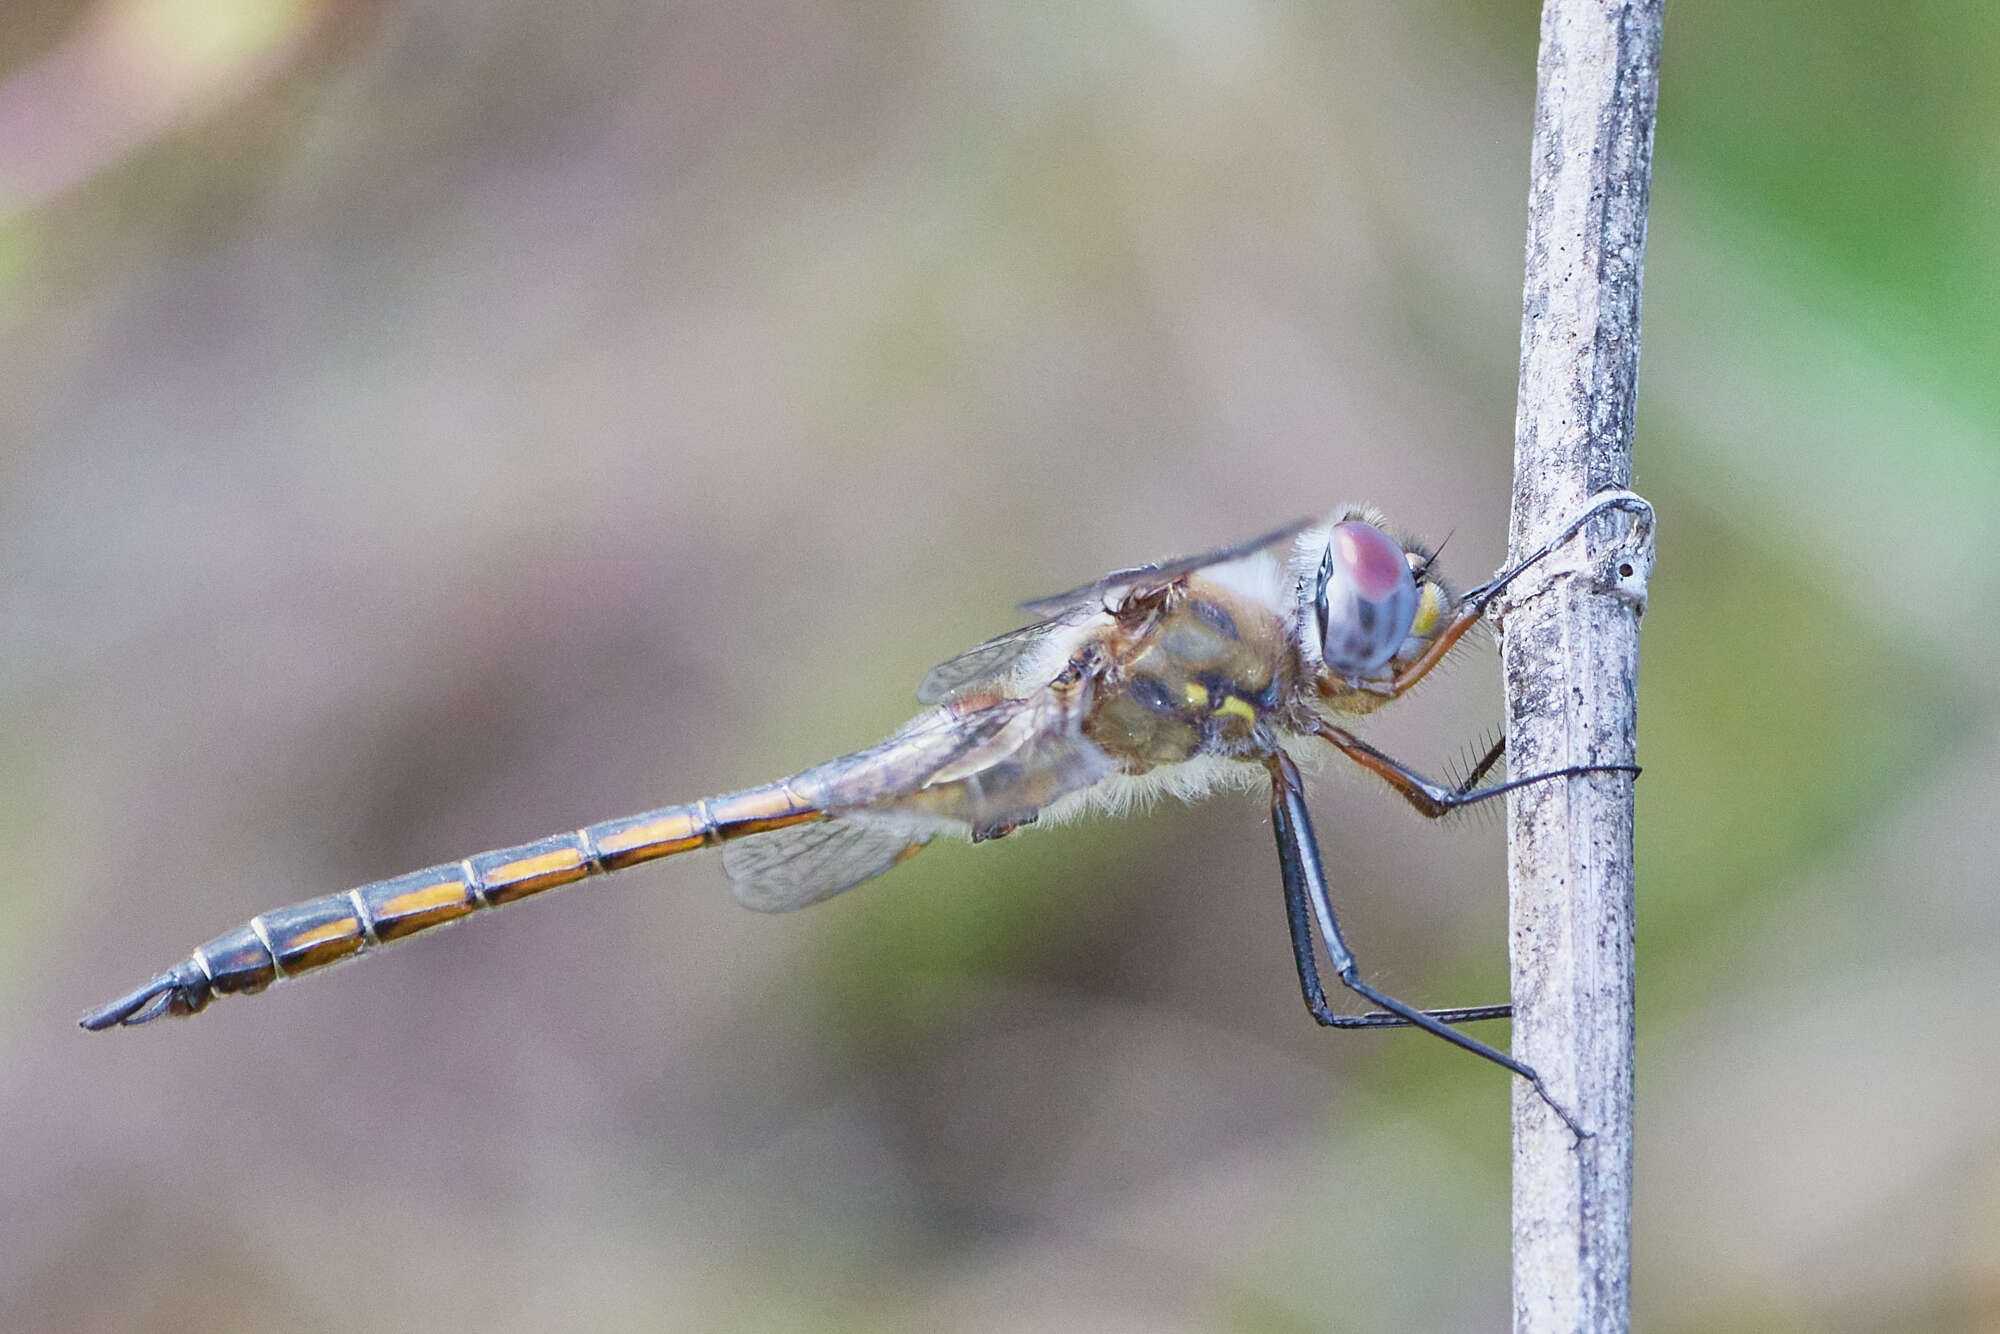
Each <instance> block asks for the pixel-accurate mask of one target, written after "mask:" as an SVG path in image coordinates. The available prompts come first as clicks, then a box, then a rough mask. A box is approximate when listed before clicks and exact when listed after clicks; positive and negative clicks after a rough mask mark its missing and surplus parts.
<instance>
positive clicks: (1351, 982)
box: [1265, 751, 1588, 1140]
mask: <svg viewBox="0 0 2000 1334" xmlns="http://www.w3.org/2000/svg"><path fill="white" fill-rule="evenodd" d="M1265 763H1266V765H1267V766H1268V767H1269V769H1270V770H1271V824H1272V828H1273V831H1274V832H1275V834H1276V837H1277V841H1278V861H1279V865H1280V867H1281V868H1282V869H1283V872H1284V880H1285V909H1286V916H1287V918H1288V920H1289V921H1290V924H1291V934H1292V952H1293V958H1294V960H1295V961H1296V962H1297V964H1298V969H1299V987H1300V990H1301V991H1302V992H1303V993H1304V994H1305V1001H1306V1008H1307V1009H1308V1010H1310V1011H1311V1012H1312V1016H1313V1018H1314V1019H1316V1020H1318V1021H1319V1022H1320V1023H1321V1024H1323V1025H1325V1026H1327V1027H1329V1028H1389V1027H1396V1026H1405V1025H1407V1026H1413V1027H1416V1028H1421V1029H1423V1030H1424V1031H1425V1032H1427V1033H1432V1034H1434V1035H1436V1036H1438V1037H1441V1038H1443V1039H1444V1040H1445V1041H1446V1042H1449V1043H1451V1044H1453V1045H1454V1046H1458V1047H1462V1048H1464V1049H1465V1050H1466V1051H1469V1052H1471V1053H1472V1054H1473V1055H1475V1056H1479V1057H1483V1058H1485V1059H1486V1060H1489V1061H1491V1062H1493V1063H1494V1064H1495V1065H1498V1066H1500V1067H1502V1068H1504V1069H1506V1070H1510V1071H1512V1072H1513V1073H1515V1074H1517V1075H1519V1076H1520V1077H1521V1078H1523V1079H1525V1080H1527V1081H1528V1082H1529V1083H1530V1084H1531V1085H1533V1086H1534V1089H1535V1092H1536V1093H1538V1094H1540V1095H1541V1098H1542V1101H1544V1102H1546V1103H1547V1104H1548V1105H1549V1107H1550V1108H1551V1110H1553V1111H1554V1112H1555V1114H1556V1115H1557V1116H1559V1117H1561V1118H1562V1120H1563V1124H1565V1125H1567V1126H1568V1127H1569V1128H1570V1131H1571V1132H1572V1133H1573V1134H1574V1135H1575V1136H1576V1137H1577V1138H1578V1139H1579V1140H1581V1139H1583V1138H1584V1137H1585V1136H1586V1135H1587V1134H1588V1132H1587V1131H1585V1130H1584V1129H1583V1127H1582V1126H1580V1125H1578V1124H1577V1123H1576V1121H1575V1119H1574V1118H1572V1117H1571V1116H1570V1114H1569V1113H1568V1112H1567V1111H1566V1110H1564V1108H1563V1106H1562V1104H1561V1103H1558V1102H1557V1101H1556V1100H1555V1098H1554V1096H1553V1095H1552V1094H1550V1092H1549V1090H1548V1087H1547V1086H1546V1085H1545V1084H1543V1083H1542V1077H1541V1076H1540V1075H1539V1074H1537V1073H1536V1072H1535V1070H1534V1068H1533V1067H1531V1066H1527V1065H1523V1064H1522V1063H1521V1062H1519V1061H1517V1060H1515V1059H1514V1058H1513V1057H1511V1056H1509V1055H1507V1054H1506V1053H1505V1052H1502V1051H1500V1050H1498V1049H1497V1048H1494V1047H1489V1046H1487V1045H1486V1044H1485V1043H1483V1042H1480V1041H1478V1040H1477V1039H1475V1038H1471V1037H1467V1036H1466V1035H1465V1034H1463V1033H1460V1032H1459V1031H1457V1030H1456V1029H1454V1028H1452V1027H1450V1025H1452V1024H1459V1023H1469V1022H1472V1021H1474V1020H1478V1019H1501V1018H1505V1017H1507V1016H1509V1015H1511V1014H1512V1013H1513V1007H1511V1006H1508V1005H1483V1006H1473V1007H1470V1008H1467V1009H1461V1010H1419V1009H1417V1008H1415V1007H1414V1006H1410V1005H1406V1004H1405V1003H1403V1002H1402V1001H1399V1000H1397V999H1396V998H1395V997H1393V996H1390V995H1388V994H1387V993H1385V992H1382V991H1378V990H1377V989H1376V988H1374V987H1373V986H1370V985H1369V984H1368V983H1366V982H1364V981H1362V979H1361V966H1360V964H1359V962H1358V961H1357V960H1356V959H1355V957H1354V952H1353V951H1352V950H1350V949H1349V948H1348V947H1347V941H1346V939H1345V938H1344V937H1343V936H1342V935H1341V933H1340V923H1339V921H1338V920H1337V919H1336V918H1335V917H1334V914H1333V901H1332V899H1331V897H1330V896H1329V895H1328V893H1327V888H1326V875H1325V871H1324V868H1323V867H1322V866H1321V865H1320V857H1319V842H1318V840H1317V839H1316V838H1315V837H1314V835H1313V829H1312V818H1311V816H1310V815H1308V814H1307V812H1306V804H1305V784H1304V782H1303V781H1302V780H1301V779H1300V777H1299V771H1298V766H1297V765H1295V764H1293V763H1292V759H1291V757H1290V756H1289V755H1286V754H1285V753H1284V752H1283V751H1277V752H1274V753H1273V754H1272V755H1271V756H1269V757H1268V758H1267V759H1266V761H1265ZM1313 917H1317V918H1318V919H1319V929H1320V938H1321V939H1322V940H1323V941H1325V943H1326V952H1327V958H1328V961H1329V962H1330V963H1332V965H1333V970H1334V972H1335V974H1336V975H1338V976H1339V978H1340V983H1341V985H1342V986H1344V987H1346V988H1347V989H1348V990H1349V991H1352V992H1353V993H1354V994H1355V995H1357V996H1360V997H1361V998H1363V999H1364V1000H1367V1001H1371V1002H1373V1003H1374V1004H1376V1005H1378V1006H1380V1007H1381V1008H1382V1010H1383V1011H1384V1013H1379V1014H1366V1015H1342V1014H1335V1013H1334V1012H1333V1010H1332V1008H1331V1007H1330V1006H1328V1005H1327V1003H1326V991H1325V989H1324V988H1323V987H1322V986H1321V985H1320V980H1319V968H1318V965H1317V964H1316V963H1315V962H1314V960H1313V942H1312V918H1313Z"/></svg>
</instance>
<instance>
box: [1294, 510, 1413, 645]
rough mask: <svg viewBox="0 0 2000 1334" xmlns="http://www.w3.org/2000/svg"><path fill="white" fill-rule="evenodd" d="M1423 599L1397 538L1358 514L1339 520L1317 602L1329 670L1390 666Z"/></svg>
mask: <svg viewBox="0 0 2000 1334" xmlns="http://www.w3.org/2000/svg"><path fill="white" fill-rule="evenodd" d="M1418 602H1419V597H1418V593H1417V581H1416V579H1415V578H1414V577H1412V576H1411V573H1410V562H1409V558H1408V556H1407V555H1406V554H1405V553H1404V551H1403V548H1402V547H1401V546H1400V545H1399V544H1398V543H1396V542H1395V541H1394V540H1393V539H1392V538H1390V537H1389V535H1388V534H1386V533H1384V532H1383V531H1382V530H1381V529H1379V528H1376V527H1374V526H1373V525H1372V524H1366V523H1362V522H1361V521H1360V520H1358V519H1350V520H1348V521H1347V522H1346V523H1338V524H1335V525H1334V527H1333V534H1332V539H1331V540H1330V541H1329V542H1328V543H1327V548H1326V555H1325V557H1323V558H1322V559H1321V561H1320V567H1319V593H1318V597H1317V599H1316V600H1315V603H1314V610H1315V611H1316V612H1317V613H1318V616H1319V637H1320V645H1321V649H1320V653H1321V657H1322V658H1323V659H1324V661H1325V662H1326V665H1327V668H1328V670H1330V671H1332V672H1334V673H1335V674H1336V675H1339V676H1344V677H1359V676H1367V675H1369V674H1370V673H1372V672H1375V671H1377V670H1379V669H1380V668H1382V667H1383V666H1385V665H1386V664H1387V663H1388V661H1389V660H1390V659H1391V658H1393V657H1395V656H1396V650H1397V649H1399V648H1401V647H1402V646H1403V641H1404V640H1405V639H1407V638H1408V637H1409V634H1410V626H1411V625H1412V624H1413V623H1414V622H1415V621H1416V617H1417V607H1418Z"/></svg>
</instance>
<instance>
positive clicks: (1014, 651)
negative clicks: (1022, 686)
mask: <svg viewBox="0 0 2000 1334" xmlns="http://www.w3.org/2000/svg"><path fill="white" fill-rule="evenodd" d="M1078 619H1081V618H1066V617H1055V618H1052V619H1050V620H1046V621H1036V622H1035V623H1034V624H1033V625H1024V626H1022V627H1021V628H1020V629H1018V630H1009V631H1008V632H1007V633H1006V634H1004V635H995V636H993V638H991V639H989V640H987V641H986V642H985V643H983V644H978V645H975V646H974V647H972V648H969V649H967V650H966V651H965V652H963V653H961V654H959V655H958V656H957V657H955V658H947V659H945V660H944V661H943V662H941V663H939V664H938V665H937V666H935V667H933V668H931V669H930V671H928V672H926V673H925V674H924V679H923V683H922V684H921V685H919V686H918V687H917V699H918V700H919V701H921V702H922V703H925V704H936V703H939V702H940V701H942V700H946V699H949V698H951V697H952V696H953V695H957V694H962V693H964V692H965V691H968V690H977V689H979V688H980V687H982V686H991V685H997V684H998V683H1000V682H1002V681H1004V680H1006V679H1007V678H1008V677H1009V676H1011V675H1013V672H1014V668H1015V667H1017V666H1018V665H1019V664H1020V662H1021V660H1022V659H1023V658H1026V657H1028V656H1029V655H1030V654H1032V653H1034V652H1035V650H1036V649H1038V648H1040V647H1041V646H1042V645H1043V644H1044V643H1045V642H1046V641H1047V640H1048V637H1049V636H1050V635H1052V634H1055V633H1057V632H1058V631H1061V630H1066V629H1068V628H1069V627H1070V626H1072V625H1074V624H1075V623H1076V621H1077V620H1078Z"/></svg>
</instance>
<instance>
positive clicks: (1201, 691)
mask: <svg viewBox="0 0 2000 1334" xmlns="http://www.w3.org/2000/svg"><path fill="white" fill-rule="evenodd" d="M1181 693H1182V694H1184V695H1186V696H1187V702H1188V707H1189V708H1191V709H1205V708H1207V707H1208V687H1207V686H1205V685H1203V684H1202V683H1201V682H1199V681H1190V682H1188V683H1187V686H1186V687H1185V688H1184V689H1183V690H1182V692H1181Z"/></svg>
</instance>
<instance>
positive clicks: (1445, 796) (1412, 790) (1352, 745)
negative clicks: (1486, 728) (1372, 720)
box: [1315, 721, 1639, 820]
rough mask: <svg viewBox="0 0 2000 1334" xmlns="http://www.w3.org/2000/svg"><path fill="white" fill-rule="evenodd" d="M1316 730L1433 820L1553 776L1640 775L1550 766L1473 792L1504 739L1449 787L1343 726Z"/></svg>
mask: <svg viewBox="0 0 2000 1334" xmlns="http://www.w3.org/2000/svg"><path fill="white" fill-rule="evenodd" d="M1315 732H1316V734H1317V735H1318V736H1320V737H1323V738H1324V739H1326V740H1328V741H1331V742H1332V743H1333V744H1334V745H1335V746H1336V747H1338V748H1339V750H1340V753H1341V754H1343V755H1345V756H1346V757H1347V758H1348V759H1350V760H1353V761H1354V762H1355V763H1356V764H1358V765H1360V766H1361V767H1362V768H1364V769H1366V770H1368V771H1369V772H1370V773H1372V774H1374V775H1375V776H1376V777H1378V778H1380V779H1381V780H1382V781H1383V782H1385V783H1387V784H1388V785H1389V786H1390V787H1391V788H1393V789H1395V791H1396V794H1397V795H1398V796H1400V797H1402V799H1403V800H1404V801H1407V802H1409V803H1410V805H1412V806H1414V807H1415V808H1416V810H1417V813H1418V814H1419V815H1422V816H1424V817H1425V818H1427V819H1431V820H1435V819H1437V818H1438V817H1439V816H1440V815H1443V814H1444V813H1445V812H1447V811H1455V810H1458V809H1460V808H1462V807H1465V806H1471V805H1474V804H1475V803H1478V802H1482V801H1491V800H1492V799H1493V798H1495V797H1499V796H1504V795H1506V794H1507V793H1509V792H1512V791H1513V790H1514V789H1515V788H1518V787H1526V786H1528V785H1529V784H1530V783H1545V782H1547V781H1548V780H1550V779H1551V778H1575V777H1578V776H1579V775H1582V774H1606V773H1616V774H1631V775H1632V776H1633V777H1634V778H1636V777H1638V776H1639V766H1638V765H1636V764H1576V765H1571V766H1570V767H1568V768H1566V769H1551V770H1549V772H1547V773H1545V774H1530V775H1528V776H1527V777H1526V778H1513V779H1509V780H1508V781H1507V782H1504V783H1495V784H1494V785H1493V786H1492V787H1482V788H1478V790H1477V791H1474V790H1473V789H1474V787H1475V786H1476V785H1477V784H1478V782H1479V780H1480V779H1481V778H1484V777H1485V776H1486V773H1487V771H1488V770H1490V769H1491V768H1492V767H1493V765H1494V764H1495V763H1497V762H1498V761H1499V758H1500V754H1501V751H1502V750H1503V749H1504V748H1505V746H1506V744H1507V743H1506V742H1505V741H1504V740H1503V741H1501V742H1500V743H1499V744H1498V745H1496V746H1494V747H1493V749H1492V750H1490V751H1488V752H1487V753H1486V758H1485V759H1483V760H1481V761H1480V762H1479V763H1478V764H1477V765H1476V766H1474V768H1473V770H1472V772H1471V773H1470V774H1468V775H1466V777H1465V780H1464V781H1463V782H1460V783H1458V784H1456V785H1452V786H1447V785H1445V784H1443V783H1439V782H1436V781H1435V780H1433V779H1429V778H1426V777H1424V776H1423V775H1422V774H1420V773H1418V772H1417V771H1416V770H1414V769H1412V768H1410V767H1409V766H1408V765H1406V764H1404V763H1402V762H1401V761H1400V760H1396V759H1392V758H1391V757H1389V756H1388V755H1385V754H1383V753H1382V752H1381V751H1379V750H1377V749H1375V747H1373V746H1371V745H1369V744H1368V743H1367V742H1366V741H1363V740H1362V739H1361V738H1360V737H1358V736H1356V735H1354V733H1352V732H1350V731H1348V730H1347V729H1346V728H1344V727H1339V726H1336V725H1335V724H1333V723H1329V722H1325V721H1321V722H1320V723H1319V725H1318V727H1317V728H1316V729H1315Z"/></svg>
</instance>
